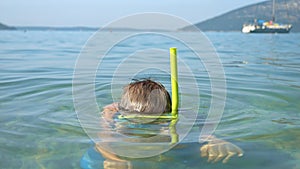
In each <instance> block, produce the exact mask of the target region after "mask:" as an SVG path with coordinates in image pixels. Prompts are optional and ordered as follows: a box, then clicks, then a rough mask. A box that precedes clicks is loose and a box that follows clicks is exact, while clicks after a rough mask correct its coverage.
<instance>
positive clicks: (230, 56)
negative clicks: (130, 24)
mask: <svg viewBox="0 0 300 169" xmlns="http://www.w3.org/2000/svg"><path fill="white" fill-rule="evenodd" d="M92 34H93V32H80V31H73V32H72V31H69V32H68V31H32V32H31V31H28V32H26V33H24V32H21V31H1V32H0V65H1V66H0V89H1V90H0V134H1V137H0V143H1V144H0V168H80V159H81V158H82V156H83V155H84V154H86V152H87V151H89V150H90V148H91V147H93V145H92V143H91V139H90V138H89V137H88V136H87V135H86V133H85V132H84V130H83V129H82V128H81V125H80V123H79V121H78V119H77V115H76V112H75V109H74V105H73V98H72V77H73V70H74V65H75V62H76V59H77V56H78V55H79V53H80V50H81V48H82V47H83V45H84V44H85V42H86V41H87V40H88V38H89V37H90V36H91V35H92ZM183 34H186V35H185V36H190V37H191V38H192V37H193V35H192V33H183ZM206 35H207V36H208V38H209V39H210V40H211V42H212V43H213V45H214V46H215V48H216V50H217V52H218V54H219V57H220V59H221V62H222V64H223V66H224V71H225V75H226V83H227V99H226V107H225V110H224V113H223V117H222V119H221V122H220V124H219V126H218V128H217V130H216V131H215V133H214V134H215V135H216V136H217V137H218V138H221V139H224V140H227V141H230V142H232V143H234V144H236V145H238V146H240V147H241V148H242V149H243V150H244V156H243V157H241V158H237V157H235V158H232V159H231V160H230V161H229V163H227V164H222V163H215V164H210V163H207V162H206V159H202V158H201V157H200V153H199V147H200V144H198V142H197V141H198V138H197V137H198V135H199V130H198V128H197V127H195V128H194V129H193V130H192V132H191V135H192V136H193V137H192V139H190V140H188V141H186V142H183V143H182V144H181V145H179V146H178V147H175V148H174V149H173V150H172V151H170V152H167V153H166V154H163V156H160V157H153V158H149V159H142V160H141V159H138V160H134V161H133V163H134V164H135V165H136V166H144V165H147V166H149V168H150V167H152V168H164V167H166V166H168V167H172V168H200V166H202V167H203V168H261V166H264V168H299V167H300V160H299V159H300V146H299V140H300V130H299V128H300V122H299V121H300V115H299V110H300V104H299V103H300V102H299V100H300V78H299V77H300V42H299V38H300V34H296V33H291V34H285V35H279V34H274V35H263V34H261V35H252V34H251V35H245V34H241V33H239V32H236V33H221V32H220V33H214V32H208V33H206ZM109 36H111V35H109ZM155 38H159V37H154V39H155ZM151 42H153V39H150V40H149V39H148V40H147V39H146V40H145V38H144V39H143V38H140V39H138V38H137V39H134V40H133V41H126V43H123V44H121V45H120V46H118V48H115V50H112V51H111V53H110V54H111V56H112V57H108V58H107V59H106V61H105V62H107V64H106V65H107V68H105V67H104V69H101V70H99V72H98V74H97V81H96V82H95V84H96V86H95V87H96V95H97V102H98V104H99V105H100V106H102V105H105V104H108V103H110V102H111V101H113V100H112V96H111V86H110V84H111V78H112V69H113V68H111V67H113V66H117V65H118V64H119V60H118V57H120V56H121V55H126V54H127V53H129V51H132V50H135V49H136V48H139V47H143V48H148V47H149V48H150V47H151V48H153V47H157V46H159V47H162V46H163V47H166V48H167V47H169V46H171V45H173V44H172V42H171V44H169V43H170V42H169V41H168V40H165V39H161V40H160V41H155V43H151ZM199 45H200V44H199ZM179 52H180V49H179ZM184 54H187V52H185V51H182V55H184ZM113 56H115V57H113ZM184 57H185V60H187V63H188V65H189V66H190V67H192V69H193V71H199V74H196V75H195V78H196V80H197V82H198V85H199V86H198V87H199V88H200V91H199V92H200V96H201V98H200V109H199V117H205V115H206V113H207V111H208V108H209V106H210V98H211V95H210V92H211V89H210V82H209V80H208V76H207V73H206V71H205V68H204V67H203V65H201V64H194V65H193V63H194V62H195V61H196V59H195V58H194V57H192V55H184ZM157 62H159V61H157ZM161 63H163V62H161ZM124 74H126V72H124ZM137 76H138V77H145V76H147V77H151V78H154V79H155V80H160V81H162V82H163V83H165V85H166V87H167V89H170V86H169V85H168V83H167V82H168V79H169V76H167V75H165V74H164V72H157V71H155V70H153V71H152V70H149V71H148V72H147V71H145V72H142V73H140V74H138V75H137ZM182 78H183V79H184V82H186V83H187V84H189V83H191V81H189V76H185V77H182ZM129 80H130V79H129ZM185 94H187V95H188V93H185ZM158 159H159V160H158ZM157 161H159V162H157ZM99 168H101V167H99Z"/></svg>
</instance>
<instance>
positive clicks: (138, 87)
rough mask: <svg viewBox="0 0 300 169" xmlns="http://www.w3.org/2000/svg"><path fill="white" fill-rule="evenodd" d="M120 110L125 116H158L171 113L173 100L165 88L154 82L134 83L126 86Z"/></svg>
mask: <svg viewBox="0 0 300 169" xmlns="http://www.w3.org/2000/svg"><path fill="white" fill-rule="evenodd" d="M119 110H120V112H121V113H123V114H148V115H157V114H162V113H168V112H171V98H170V94H169V93H168V91H167V90H166V89H165V87H164V86H163V85H162V84H160V83H157V82H154V81H152V80H149V79H147V80H142V81H136V82H132V83H130V84H129V85H127V86H125V87H124V89H123V94H122V97H121V101H120V103H119Z"/></svg>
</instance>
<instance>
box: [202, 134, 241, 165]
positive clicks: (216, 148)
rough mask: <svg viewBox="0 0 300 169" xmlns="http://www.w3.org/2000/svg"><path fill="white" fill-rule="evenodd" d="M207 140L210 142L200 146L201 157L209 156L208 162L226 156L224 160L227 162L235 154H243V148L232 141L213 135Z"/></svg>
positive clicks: (216, 160)
mask: <svg viewBox="0 0 300 169" xmlns="http://www.w3.org/2000/svg"><path fill="white" fill-rule="evenodd" d="M207 141H208V143H207V144H205V145H203V146H202V147H201V148H200V152H201V157H208V160H207V161H208V162H218V161H220V160H222V159H223V158H224V159H223V161H222V162H223V163H227V162H228V160H229V159H230V158H231V157H232V156H234V155H237V156H239V157H241V156H243V150H242V149H241V148H239V147H238V146H236V145H234V144H232V143H229V142H227V141H224V140H221V139H217V138H215V137H213V136H209V137H208V140H207Z"/></svg>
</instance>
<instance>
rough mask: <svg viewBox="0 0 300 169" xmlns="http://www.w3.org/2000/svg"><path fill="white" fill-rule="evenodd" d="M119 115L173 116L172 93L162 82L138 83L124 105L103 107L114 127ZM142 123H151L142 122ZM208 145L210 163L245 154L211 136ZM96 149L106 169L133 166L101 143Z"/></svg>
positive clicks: (203, 150)
mask: <svg viewBox="0 0 300 169" xmlns="http://www.w3.org/2000/svg"><path fill="white" fill-rule="evenodd" d="M117 112H120V113H121V115H147V116H149V115H155V116H157V115H161V114H164V113H169V112H171V98H170V95H169V93H168V91H167V90H166V89H165V87H164V86H163V85H162V84H160V83H157V82H154V81H152V80H149V79H147V80H142V81H136V82H133V83H130V84H129V85H127V86H125V87H124V90H123V94H122V97H121V101H120V103H113V104H110V105H107V106H105V107H104V108H103V111H102V116H103V118H104V119H105V120H106V121H107V122H109V123H110V124H114V123H115V121H114V116H115V114H116V113H117ZM133 120H134V119H133ZM138 122H139V123H149V121H147V120H145V121H141V120H139V121H138ZM151 122H152V121H151ZM104 137H105V136H104ZM207 142H208V144H205V145H203V146H202V147H201V148H200V152H201V156H202V157H208V161H209V162H210V161H212V162H217V161H219V160H221V159H223V158H224V159H223V163H226V162H227V161H228V160H229V158H231V157H232V156H234V155H235V154H237V155H238V156H242V155H243V154H242V153H243V152H242V150H241V149H240V148H239V147H237V146H235V145H233V144H231V143H229V142H226V141H223V140H220V139H217V138H215V137H213V136H209V137H208V139H207ZM96 149H97V150H98V151H99V152H100V153H101V154H102V156H103V157H104V158H105V159H106V160H105V161H104V163H103V164H104V168H106V167H107V168H109V167H111V168H113V167H118V168H120V167H121V166H122V167H124V168H131V167H132V166H131V164H130V162H129V161H126V160H124V159H122V157H119V156H118V155H115V154H113V153H110V152H108V151H106V150H105V149H104V148H102V147H101V145H99V144H97V145H96ZM122 167H121V168H122Z"/></svg>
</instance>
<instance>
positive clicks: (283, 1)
mask: <svg viewBox="0 0 300 169" xmlns="http://www.w3.org/2000/svg"><path fill="white" fill-rule="evenodd" d="M275 9H276V22H279V23H286V24H287V23H289V24H292V25H293V28H292V30H291V32H300V1H299V0H277V1H276V8H275ZM254 18H259V19H265V20H269V19H271V18H272V1H270V0H268V1H265V2H261V3H257V4H253V5H249V6H246V7H242V8H239V9H236V10H233V11H230V12H227V13H225V14H223V15H220V16H217V17H214V18H212V19H208V20H206V21H203V22H200V23H197V24H195V26H196V27H198V28H200V29H201V30H202V31H241V29H242V25H243V24H245V23H251V22H252V21H253V20H254ZM181 30H183V31H191V30H193V29H192V28H191V27H184V28H182V29H181Z"/></svg>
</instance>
